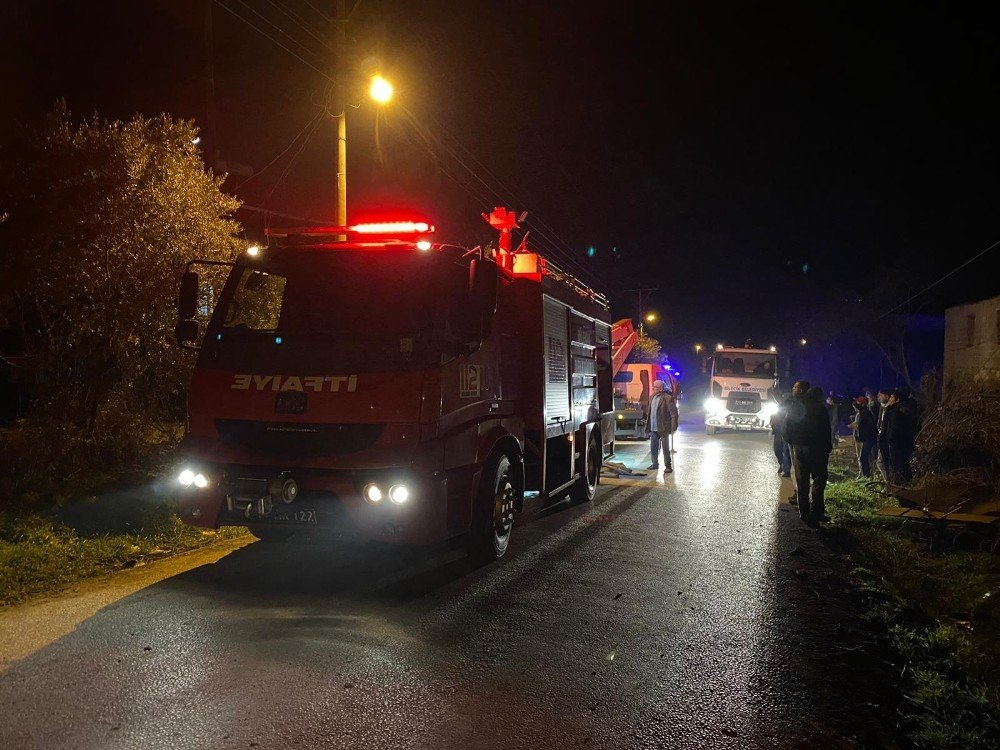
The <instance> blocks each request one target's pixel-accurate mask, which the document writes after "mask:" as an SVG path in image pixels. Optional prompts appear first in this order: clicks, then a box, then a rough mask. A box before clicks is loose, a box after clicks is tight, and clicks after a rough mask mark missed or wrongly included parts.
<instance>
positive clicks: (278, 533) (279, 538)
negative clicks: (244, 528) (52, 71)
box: [250, 526, 295, 544]
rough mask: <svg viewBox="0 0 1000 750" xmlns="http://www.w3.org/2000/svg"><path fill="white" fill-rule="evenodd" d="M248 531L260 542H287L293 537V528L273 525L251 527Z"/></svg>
mask: <svg viewBox="0 0 1000 750" xmlns="http://www.w3.org/2000/svg"><path fill="white" fill-rule="evenodd" d="M250 533H251V534H253V535H254V536H255V537H257V538H258V539H259V540H260V541H262V542H267V543H268V544H270V543H276V542H287V541H289V540H291V539H294V538H295V529H280V528H275V527H274V526H258V527H256V528H253V527H251V528H250Z"/></svg>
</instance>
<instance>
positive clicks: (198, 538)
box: [0, 505, 244, 605]
mask: <svg viewBox="0 0 1000 750" xmlns="http://www.w3.org/2000/svg"><path fill="white" fill-rule="evenodd" d="M144 515H145V517H144V518H143V519H142V520H141V522H139V523H138V524H136V523H135V520H136V519H135V518H132V519H130V520H131V521H132V523H131V524H130V526H131V528H129V529H128V530H122V529H119V530H117V531H114V530H105V531H100V532H95V533H85V532H81V531H79V530H77V529H74V528H73V527H71V526H69V525H67V524H65V523H63V522H61V521H60V520H59V519H58V517H56V516H45V515H41V514H30V515H24V516H16V515H12V514H5V515H2V516H0V605H6V604H14V603H17V602H21V601H24V600H25V599H28V598H30V597H32V596H37V595H39V594H45V593H52V592H55V591H58V590H60V589H62V588H64V587H66V586H69V585H72V584H74V583H78V582H79V581H82V580H84V579H87V578H91V577H94V576H98V575H102V574H105V573H110V572H112V571H115V570H120V569H123V568H129V567H134V566H135V565H137V564H141V563H144V562H146V561H148V560H151V559H156V558H158V557H165V556H167V555H170V554H175V553H178V552H185V551H187V550H192V549H196V548H198V547H202V546H205V545H206V544H209V543H211V542H213V541H215V540H216V539H218V538H220V537H232V536H236V535H239V534H241V533H244V532H243V531H242V530H236V529H223V530H221V531H220V532H214V531H209V532H205V531H203V530H201V529H195V528H192V527H190V526H186V525H184V524H183V523H182V522H181V520H180V519H179V518H178V517H177V516H176V515H174V513H173V512H172V510H171V509H170V508H169V507H168V506H166V505H160V506H159V507H157V508H155V509H153V510H148V511H147V512H146V513H145V514H144Z"/></svg>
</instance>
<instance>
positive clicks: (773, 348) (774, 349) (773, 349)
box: [768, 344, 778, 352]
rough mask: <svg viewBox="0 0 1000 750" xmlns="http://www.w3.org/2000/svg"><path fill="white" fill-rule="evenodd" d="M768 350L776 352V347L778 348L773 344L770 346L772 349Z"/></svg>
mask: <svg viewBox="0 0 1000 750" xmlns="http://www.w3.org/2000/svg"><path fill="white" fill-rule="evenodd" d="M768 348H769V349H770V350H771V351H772V352H776V351H778V347H776V346H775V345H774V344H771V346H770V347H768Z"/></svg>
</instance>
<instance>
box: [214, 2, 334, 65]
mask: <svg viewBox="0 0 1000 750" xmlns="http://www.w3.org/2000/svg"><path fill="white" fill-rule="evenodd" d="M215 4H216V5H218V6H220V7H222V8H223V9H225V10H226V11H228V12H229V13H231V14H232V15H234V16H236V17H237V18H238V19H240V20H241V21H242V22H243V23H245V24H246V25H247V26H249V27H250V28H251V29H253V30H254V31H256V32H257V33H258V34H260V35H261V36H263V37H266V38H267V39H270V40H271V41H272V42H273V43H274V44H275V45H277V46H278V47H281V49H283V50H285V52H287V53H288V54H290V55H291V56H292V57H294V58H295V59H296V60H298V61H299V62H300V63H302V64H303V65H305V66H306V67H308V68H312V69H313V70H314V71H316V72H317V73H319V74H320V75H321V76H323V78H325V79H326V80H328V81H330V82H331V83H334V80H333V78H332V77H330V76H329V75H328V74H326V73H324V72H323V71H322V70H320V69H319V68H317V67H316V66H315V65H313V64H312V63H311V62H309V61H308V60H306V59H304V58H302V57H301V56H299V55H298V54H296V53H295V52H293V51H292V50H290V49H288V47H286V46H285V45H284V44H282V43H281V42H279V41H278V40H277V39H275V38H274V37H273V36H271V35H270V34H268V33H267V32H266V31H264V30H263V29H261V28H260V27H259V26H256V25H255V24H253V23H252V22H251V21H248V20H247V19H246V18H244V17H243V16H241V15H240V14H239V13H237V12H236V11H235V10H233V9H232V8H230V7H229V6H228V5H226V4H225V3H224V2H222V0H215Z"/></svg>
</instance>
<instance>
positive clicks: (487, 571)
mask: <svg viewBox="0 0 1000 750" xmlns="http://www.w3.org/2000/svg"><path fill="white" fill-rule="evenodd" d="M620 448H621V450H620V452H619V456H618V460H622V461H625V462H626V463H628V464H629V465H631V466H636V467H645V466H646V465H647V463H648V462H649V459H648V449H644V447H643V446H642V445H640V444H633V445H625V446H620ZM677 449H678V453H677V454H676V456H675V467H676V471H675V473H674V474H672V475H666V476H664V475H663V474H660V475H659V476H652V477H649V478H647V479H642V480H635V481H619V482H617V483H612V482H608V483H606V484H604V485H603V486H602V487H601V488H600V490H599V493H598V497H597V499H596V500H595V501H594V502H593V503H592V504H589V505H585V506H578V507H569V506H567V505H563V506H559V507H557V508H555V509H554V510H551V511H548V512H544V513H538V514H535V515H534V516H525V517H522V518H521V519H520V520H519V523H518V525H517V526H516V527H515V534H514V539H513V541H512V547H511V549H510V551H509V552H508V555H507V557H505V558H504V560H503V561H501V562H500V563H497V564H493V565H490V566H487V567H484V568H480V569H471V568H470V567H469V566H468V564H467V563H466V562H465V560H464V558H463V556H462V555H461V553H460V552H459V551H457V550H453V549H449V548H447V547H441V548H437V549H434V550H412V549H403V550H394V549H392V548H386V547H381V546H376V547H372V546H366V545H360V544H354V545H347V546H345V547H343V548H339V549H336V550H333V551H331V550H329V549H328V548H326V547H325V546H324V545H318V544H284V545H265V544H262V543H257V544H251V545H249V546H247V547H244V548H242V549H238V550H236V551H234V552H232V553H230V554H229V555H228V556H226V557H224V558H223V559H221V560H220V561H219V562H217V563H215V564H212V565H204V566H202V567H199V568H196V569H193V570H189V571H187V572H184V573H182V574H180V575H177V576H174V577H172V578H169V579H167V580H163V581H160V582H158V583H155V584H153V585H151V586H149V587H147V588H144V589H142V590H140V591H138V592H136V593H133V594H131V595H128V596H126V597H125V598H123V599H120V600H119V601H117V602H115V603H113V604H110V605H109V606H107V607H105V608H104V609H102V610H100V611H98V612H97V613H96V614H94V615H93V616H92V617H90V618H89V619H87V620H86V621H85V622H83V623H81V624H80V625H79V627H78V628H77V629H76V630H75V631H73V632H71V633H69V634H68V635H65V636H64V637H62V638H60V639H59V640H56V641H55V642H52V643H50V644H48V645H46V646H44V647H43V648H41V649H40V650H38V651H36V652H35V653H34V654H32V655H30V656H28V657H27V658H25V659H23V660H22V661H19V662H17V663H15V664H14V665H13V666H11V667H10V668H9V669H8V670H7V671H6V672H5V673H3V674H0V706H2V714H0V747H4V748H167V747H169V748H246V747H259V748H287V747H296V746H300V747H336V748H505V749H510V748H573V747H580V748H838V747H891V746H894V745H893V744H892V743H893V738H894V731H893V711H892V709H891V707H890V705H889V704H891V702H892V700H893V698H892V688H891V683H890V680H889V679H888V678H887V676H886V673H885V671H884V670H885V667H884V666H883V663H882V662H881V661H879V660H878V658H877V654H875V653H874V652H873V651H872V650H871V648H870V646H869V643H870V641H871V635H870V634H869V633H868V632H867V631H866V630H865V627H864V626H863V624H861V622H860V621H859V619H858V617H857V614H856V611H855V609H856V604H855V602H854V598H853V595H852V594H851V592H850V591H849V590H848V589H847V588H846V584H845V577H844V574H843V571H842V565H841V563H840V561H839V559H838V558H837V556H836V555H835V554H833V553H832V552H830V551H829V549H828V548H827V546H826V545H824V543H823V542H822V541H821V540H820V539H819V538H818V537H817V534H816V532H814V531H810V530H808V529H806V528H805V527H804V526H802V524H801V523H800V522H799V519H798V516H797V514H796V513H795V512H794V510H793V509H792V507H791V506H790V505H788V504H787V503H782V501H781V495H782V494H785V495H787V494H788V493H789V490H790V487H789V486H788V484H787V480H785V483H786V484H785V487H784V488H783V487H782V483H781V482H782V480H780V478H779V477H778V476H777V475H776V473H775V468H776V467H775V462H774V458H773V455H772V454H771V452H770V438H769V437H767V436H764V435H759V434H757V435H751V434H731V435H720V436H716V437H707V436H705V435H704V434H703V432H702V429H701V425H700V424H698V423H691V424H688V425H684V427H683V428H682V434H681V435H680V436H679V438H678V440H677ZM644 450H645V452H644Z"/></svg>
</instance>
